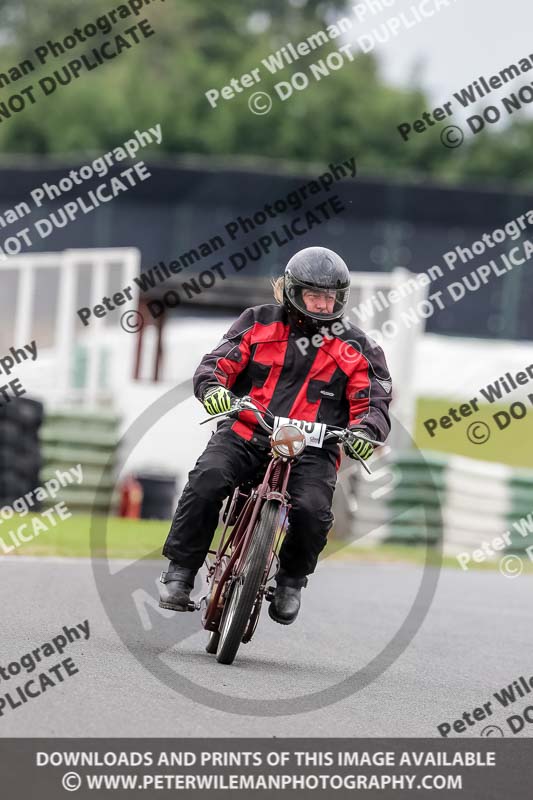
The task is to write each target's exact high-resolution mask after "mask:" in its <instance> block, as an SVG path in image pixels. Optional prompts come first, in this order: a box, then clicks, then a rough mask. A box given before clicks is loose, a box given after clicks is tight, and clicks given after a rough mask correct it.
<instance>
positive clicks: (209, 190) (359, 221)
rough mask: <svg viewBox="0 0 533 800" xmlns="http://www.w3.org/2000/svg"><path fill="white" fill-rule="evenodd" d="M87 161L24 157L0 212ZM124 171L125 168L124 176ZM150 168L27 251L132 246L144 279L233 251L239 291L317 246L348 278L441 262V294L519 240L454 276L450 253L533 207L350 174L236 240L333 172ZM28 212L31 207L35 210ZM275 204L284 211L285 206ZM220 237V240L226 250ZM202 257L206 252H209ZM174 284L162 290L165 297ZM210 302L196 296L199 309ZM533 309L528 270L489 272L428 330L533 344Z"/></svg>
mask: <svg viewBox="0 0 533 800" xmlns="http://www.w3.org/2000/svg"><path fill="white" fill-rule="evenodd" d="M346 158H347V159H348V158H350V155H349V154H348V155H346ZM84 163H90V159H89V158H86V157H85V158H84V159H83V160H82V161H76V162H61V163H59V162H57V161H56V162H52V161H43V160H39V161H38V162H36V164H35V165H34V164H33V163H32V162H30V161H28V162H25V163H24V164H23V165H17V166H12V167H9V168H2V169H1V181H0V214H2V216H4V215H5V212H6V210H7V209H9V208H13V207H14V206H15V205H16V204H17V203H20V202H21V201H23V200H27V201H28V202H29V194H30V192H31V190H32V189H34V188H35V187H37V186H40V185H41V184H42V183H44V182H47V183H49V184H57V183H58V182H59V180H60V178H61V177H63V176H64V175H65V174H68V172H69V170H70V169H73V168H77V167H79V166H80V165H81V164H84ZM339 163H341V162H340V161H338V162H337V164H339ZM127 166H128V165H127V164H126V163H124V164H123V166H122V169H125V168H126V167H127ZM148 168H149V170H150V172H151V174H152V177H151V178H150V179H149V180H146V181H145V182H143V183H139V184H138V185H136V186H135V187H134V188H131V189H129V190H128V191H127V192H125V193H124V194H120V195H118V196H117V197H116V198H115V199H114V200H113V201H112V202H107V203H102V204H101V205H100V206H99V207H98V208H96V210H94V211H91V212H90V213H86V214H83V213H82V212H80V213H79V215H78V218H77V219H76V220H75V221H74V222H71V223H70V224H68V225H66V226H65V227H63V228H60V229H54V230H53V232H52V233H51V234H50V235H49V236H47V237H46V238H44V239H39V237H36V236H33V238H34V240H35V241H34V244H33V248H32V249H33V250H35V251H37V250H39V251H54V250H63V249H65V248H71V247H76V248H78V247H120V246H136V247H138V248H139V249H140V251H141V253H142V265H143V270H144V271H146V270H148V269H150V268H151V267H153V266H154V265H155V264H157V263H158V262H159V261H164V262H165V263H168V262H170V261H172V260H174V259H180V258H183V257H185V262H188V265H187V267H186V268H184V271H183V274H182V275H180V276H179V279H180V280H183V279H184V278H188V277H190V276H191V275H194V274H196V273H199V272H201V271H202V270H204V269H206V268H208V267H211V266H212V265H213V264H215V263H216V262H218V261H223V263H224V264H225V265H226V266H225V267H224V269H225V270H226V272H228V268H227V265H228V264H230V263H231V261H230V256H234V260H236V261H237V262H238V263H242V259H241V260H240V261H239V258H238V257H237V256H235V255H234V254H235V253H237V252H239V253H248V254H250V253H251V254H252V255H251V256H246V255H245V256H244V257H245V258H246V264H245V266H244V267H243V268H242V269H241V270H239V271H238V272H236V271H235V270H234V269H232V268H231V267H230V272H231V277H232V278H234V279H235V278H237V277H238V280H239V283H240V285H241V286H243V287H244V286H246V282H247V281H248V280H250V281H251V283H254V282H255V283H256V282H257V278H258V277H266V276H275V275H278V274H280V273H281V271H282V269H283V267H284V265H285V263H286V261H287V260H288V258H289V257H290V256H291V255H292V254H293V253H294V252H295V251H296V250H298V249H299V248H301V247H305V246H309V245H313V244H321V245H324V246H327V247H331V248H333V249H335V250H338V251H339V252H340V253H341V254H342V255H343V256H344V258H345V259H346V261H347V262H348V263H349V265H350V267H351V268H352V269H353V270H362V271H373V270H376V271H388V270H390V269H392V268H394V267H396V266H404V267H406V268H408V269H409V270H411V271H413V272H425V271H427V270H428V269H429V268H430V267H431V266H433V265H435V264H438V265H439V266H441V267H442V269H443V271H444V273H445V275H444V278H442V279H441V280H440V281H436V282H434V283H433V284H432V286H431V291H438V290H444V289H445V287H446V285H447V284H448V283H449V282H450V281H451V280H454V281H458V280H460V279H461V277H462V276H465V275H468V274H469V273H470V272H472V271H473V270H475V269H476V268H477V267H479V266H480V265H483V264H486V263H488V261H489V259H492V258H495V257H496V256H497V255H499V254H500V253H508V251H509V250H511V249H512V248H513V247H516V246H519V247H520V246H521V241H522V242H523V240H519V239H517V240H516V241H511V240H510V239H506V241H505V242H503V243H502V244H500V245H498V246H497V247H496V248H494V249H487V251H486V253H484V254H483V255H481V256H479V257H476V258H475V259H474V260H472V261H469V262H468V263H466V264H462V263H461V262H460V261H459V262H458V264H457V267H456V269H455V271H453V272H451V271H450V270H449V269H448V267H447V266H446V265H445V264H444V262H443V258H442V256H443V254H444V253H445V252H447V251H449V250H452V249H454V248H455V247H456V246H458V245H461V246H462V247H470V246H471V244H472V242H473V241H475V240H480V239H481V238H482V236H483V234H484V233H491V232H492V231H493V230H494V229H496V228H503V227H504V225H505V224H506V223H507V222H508V221H509V220H512V219H515V218H517V217H518V216H520V215H521V214H524V213H526V212H527V210H528V209H529V208H530V207H531V208H533V203H532V202H531V197H530V196H529V195H526V194H519V193H515V192H513V191H511V190H508V191H488V190H486V189H476V188H469V187H461V188H445V187H442V186H436V185H427V184H420V185H418V184H400V183H390V182H387V183H385V182H383V181H378V180H369V179H363V178H360V177H356V178H355V179H348V178H345V179H344V180H342V181H336V182H334V183H333V185H332V186H331V188H330V189H329V191H324V190H320V191H317V192H316V193H315V194H312V193H310V191H309V190H308V191H307V199H305V201H304V204H303V207H302V208H300V209H296V208H292V207H290V205H287V210H286V211H285V213H279V214H278V213H276V216H272V217H270V216H268V214H266V216H267V219H266V222H265V223H264V224H260V225H257V226H256V227H255V229H254V230H249V231H248V232H247V233H244V232H243V231H242V230H241V226H240V225H239V228H238V232H236V233H235V234H234V235H235V238H234V239H231V238H230V235H229V233H228V229H227V228H226V227H225V226H226V225H227V224H228V223H230V222H232V221H236V220H237V218H238V217H239V216H241V217H243V218H244V217H253V215H254V213H256V212H258V211H260V210H263V209H264V206H265V204H269V205H271V206H274V204H275V202H276V201H284V202H285V203H286V202H287V198H288V196H289V194H290V193H291V192H295V191H297V190H298V189H300V188H301V187H303V186H306V185H308V184H309V182H310V181H312V180H313V179H314V178H316V177H318V175H319V174H320V173H321V172H323V173H324V172H327V171H328V167H327V166H324V167H322V169H317V170H316V171H314V172H312V171H305V172H304V171H302V172H300V173H298V174H294V173H287V172H283V171H282V170H281V168H280V167H277V166H276V167H275V166H274V165H268V166H267V165H264V164H263V165H261V167H259V168H257V167H256V168H254V169H251V168H250V169H248V168H242V167H239V168H237V167H235V166H234V165H230V166H227V165H226V166H224V165H220V164H216V163H214V162H212V161H209V162H207V163H204V162H200V161H199V160H185V161H180V162H179V163H174V162H167V163H163V162H157V163H155V162H148ZM119 172H120V168H114V170H113V172H112V173H110V174H108V175H107V176H106V177H104V178H97V179H95V180H94V181H92V182H90V183H89V182H85V183H83V184H82V185H81V186H79V187H76V191H73V192H71V193H70V194H63V195H62V196H61V197H60V198H59V199H58V200H57V201H54V202H47V204H46V205H43V206H42V207H41V208H40V209H35V210H34V211H33V212H32V213H31V215H28V216H25V217H23V218H21V219H20V220H18V221H16V222H14V223H12V224H10V225H8V226H7V227H2V228H0V237H1V238H0V246H2V244H3V242H4V241H5V239H6V237H8V236H10V235H13V234H14V233H15V232H16V231H17V230H20V229H21V228H23V227H25V226H29V227H30V229H31V230H33V225H34V223H35V222H36V221H37V220H39V219H43V218H46V217H49V216H50V214H51V213H52V212H54V211H56V212H57V211H58V210H59V209H60V208H61V207H62V206H64V205H65V203H67V202H69V201H72V200H74V199H76V198H77V197H78V196H85V195H86V194H87V192H88V190H90V189H92V190H94V189H95V188H96V186H98V185H99V184H100V183H107V182H108V181H109V179H110V176H111V175H117V174H118V173H119ZM332 195H336V196H337V197H338V198H340V203H341V204H342V206H343V207H344V210H342V212H341V213H334V212H333V211H332V208H331V205H327V209H328V213H329V215H330V219H329V220H328V221H324V213H325V212H319V211H318V210H317V208H316V206H317V205H318V204H323V203H325V201H327V200H328V198H330V197H331V196H332ZM87 203H89V201H87ZM30 205H31V206H32V208H33V204H31V203H30ZM277 207H278V208H283V202H282V203H281V204H278V206H277ZM308 211H312V212H313V213H314V214H315V216H317V217H318V218H320V220H321V223H320V224H315V225H314V227H312V228H311V229H310V230H307V231H306V232H302V231H303V230H304V229H306V228H307V227H308V225H307V224H306V222H305V213H306V212H308ZM273 213H274V212H273ZM295 218H303V222H301V223H299V224H297V225H296V227H297V229H298V231H300V233H298V234H296V233H294V231H293V236H292V239H291V240H290V241H286V242H284V241H283V240H284V239H288V237H287V235H285V234H286V232H287V228H285V229H284V227H283V226H290V225H291V223H292V222H294V220H295ZM274 231H275V232H276V234H277V242H274V243H273V244H272V245H271V246H270V251H269V252H268V253H263V252H262V250H261V247H260V245H259V244H258V241H259V237H261V236H267V235H269V234H272V232H274ZM527 235H528V230H525V231H524V232H523V233H522V236H526V237H527ZM215 237H220V239H221V240H222V242H223V246H221V243H220V241H219V240H218V239H216V238H215ZM210 241H211V242H212V243H213V246H212V249H213V253H212V255H209V256H206V257H203V258H201V259H199V260H195V256H194V253H191V251H193V250H196V251H197V252H198V253H199V252H201V250H202V248H201V245H202V244H206V245H208V244H209V242H210ZM263 241H265V240H263ZM217 242H218V245H217ZM217 247H218V248H219V249H217ZM246 247H248V251H246V250H245V248H246ZM263 249H265V248H263ZM203 252H204V253H205V252H206V248H205V247H204V249H203ZM255 256H258V257H257V258H255ZM182 263H183V261H182ZM253 279H255V280H253ZM175 280H177V278H176V279H175ZM170 285H171V284H170V283H166V284H165V290H166V289H167V288H169V286H170ZM209 296H210V297H212V302H213V304H214V305H220V303H221V294H220V293H219V292H217V291H214V290H213V291H212V292H210V293H209ZM205 300H206V297H203V298H202V301H203V303H205ZM532 302H533V270H532V269H531V267H530V266H529V265H528V263H527V262H526V263H525V264H524V265H523V266H520V267H519V266H516V267H514V268H513V269H512V270H510V271H508V272H507V273H506V274H505V275H502V276H501V277H497V276H496V275H491V278H490V280H489V281H488V282H487V285H485V286H482V288H480V289H479V291H475V292H467V294H466V296H465V298H464V299H463V300H462V301H461V302H458V303H452V304H448V305H449V307H447V308H446V309H445V310H444V311H441V312H439V313H438V314H434V315H433V316H432V317H431V318H430V319H429V320H428V324H427V327H428V330H429V331H434V332H438V333H446V334H452V335H467V336H480V337H490V338H510V339H533V315H532V314H531V307H532Z"/></svg>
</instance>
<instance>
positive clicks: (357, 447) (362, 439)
mask: <svg viewBox="0 0 533 800" xmlns="http://www.w3.org/2000/svg"><path fill="white" fill-rule="evenodd" d="M343 448H344V452H345V453H346V455H347V456H348V457H349V458H357V456H359V458H362V459H363V461H366V460H367V459H368V458H370V456H371V455H372V453H373V452H374V447H373V445H372V444H371V442H369V441H368V438H367V436H366V435H365V433H363V431H351V435H350V439H349V441H348V442H344V444H343ZM356 454H357V455H356Z"/></svg>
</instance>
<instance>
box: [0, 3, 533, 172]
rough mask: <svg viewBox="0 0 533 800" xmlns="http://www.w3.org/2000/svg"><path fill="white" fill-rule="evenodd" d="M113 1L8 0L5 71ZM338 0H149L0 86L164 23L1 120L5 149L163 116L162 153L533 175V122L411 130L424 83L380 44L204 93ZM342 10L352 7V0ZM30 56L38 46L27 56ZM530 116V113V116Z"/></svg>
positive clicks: (79, 147)
mask: <svg viewBox="0 0 533 800" xmlns="http://www.w3.org/2000/svg"><path fill="white" fill-rule="evenodd" d="M119 5H120V3H119V2H114V3H113V2H112V1H111V2H110V0H94V1H93V2H92V3H91V4H87V3H86V2H82V0H47V1H46V3H43V2H42V0H4V1H3V2H1V3H0V31H1V33H2V36H1V37H0V43H1V44H0V61H1V68H0V71H6V70H7V69H9V67H11V66H13V65H15V64H18V63H20V61H22V60H23V59H24V58H27V57H30V58H31V57H33V53H34V50H35V48H36V47H38V46H39V45H41V44H43V43H44V42H46V41H47V40H48V39H53V40H54V39H55V40H61V39H63V38H64V36H66V35H67V34H68V33H69V32H70V31H71V30H72V29H73V28H74V27H76V26H83V25H84V24H86V23H88V22H93V21H94V20H95V19H96V18H97V17H98V16H99V15H101V14H104V13H107V12H109V11H111V10H112V9H113V8H117V7H118V6H119ZM344 7H345V5H344V2H342V1H341V0H328V2H321V1H320V0H292V2H291V1H290V0H289V1H287V0H269V2H268V4H267V3H265V4H264V7H263V9H261V7H260V6H258V5H257V0H225V2H223V3H221V2H220V0H202V2H197V0H166V1H165V2H158V0H154V2H153V4H152V5H150V6H148V7H147V8H146V9H145V11H144V12H143V13H142V14H141V16H140V17H135V18H133V17H130V18H128V19H123V20H119V22H118V24H117V25H116V26H115V28H114V29H113V31H112V32H111V34H108V35H107V36H104V35H102V36H99V37H98V38H96V37H95V38H94V39H91V40H89V41H88V42H87V44H86V45H80V46H78V47H77V48H76V49H75V50H74V51H71V52H68V53H67V54H65V56H63V57H61V58H58V59H55V60H53V61H50V62H49V63H48V64H46V65H45V66H44V67H41V68H40V69H39V71H38V72H35V73H32V74H31V75H29V76H27V78H24V79H22V80H20V81H17V82H15V83H13V84H11V86H6V87H4V89H2V90H1V92H0V102H1V101H4V102H5V101H6V100H7V98H8V97H9V96H10V95H11V93H13V92H18V91H20V89H21V88H23V87H24V86H27V85H29V84H33V85H36V84H37V81H38V80H39V78H40V77H42V76H43V75H50V74H52V73H53V71H54V70H55V69H59V68H60V67H61V66H63V65H64V64H66V63H67V62H68V61H69V60H70V59H72V58H76V57H78V56H79V55H80V54H81V53H82V52H84V51H83V49H82V48H83V47H85V52H87V53H89V52H90V50H91V48H92V47H93V46H96V45H97V44H98V43H101V42H102V41H104V40H105V39H109V38H112V37H113V36H114V35H115V33H119V32H122V31H124V30H125V29H126V28H128V27H130V26H131V25H132V24H134V23H135V22H138V21H139V19H141V18H143V17H146V18H148V19H149V20H150V22H151V24H152V26H153V28H154V29H155V31H156V36H153V37H151V38H150V39H147V40H142V41H141V44H139V45H137V46H135V47H133V48H132V49H131V50H128V51H124V52H123V53H122V54H121V56H120V57H119V58H116V59H115V60H113V61H109V62H106V63H105V65H103V66H101V67H99V68H98V69H95V70H94V71H92V72H90V73H86V72H82V74H81V76H80V78H79V79H78V80H75V81H72V83H70V85H68V86H64V87H63V86H61V87H60V88H59V90H58V91H56V92H55V93H54V94H53V95H51V96H50V97H43V96H41V95H40V93H38V95H39V99H38V102H37V103H36V104H35V105H33V106H29V107H27V108H26V109H25V110H24V111H23V112H21V113H19V114H14V115H13V117H12V118H11V119H10V120H4V121H2V122H1V124H0V149H1V151H3V152H4V153H15V152H16V153H61V154H65V153H76V152H85V153H86V152H87V151H103V150H106V149H109V148H111V147H114V146H116V145H117V144H118V143H119V142H121V141H122V140H124V139H125V138H127V137H128V136H129V135H131V132H132V131H133V130H134V129H135V128H136V127H141V128H145V127H150V126H151V125H154V124H156V123H158V122H159V123H161V125H162V127H163V135H164V139H163V145H162V147H161V148H159V149H158V153H161V152H166V153H171V154H178V153H198V154H212V155H217V156H225V155H238V156H260V157H267V158H275V159H285V160H286V159H290V160H293V161H302V162H309V161H314V162H327V161H328V160H330V159H336V158H340V157H347V156H349V155H352V154H354V155H356V157H357V160H358V164H359V165H360V168H361V169H360V171H364V172H366V173H367V174H383V175H386V176H387V177H402V178H405V177H408V178H417V177H433V178H438V179H441V180H447V181H459V180H463V181H464V180H467V181H473V182H476V181H477V182H480V181H482V180H487V179H489V180H492V179H502V178H505V179H508V180H512V181H513V182H514V183H519V182H521V181H526V180H529V179H530V178H531V176H532V174H533V148H532V147H531V145H532V144H533V124H532V123H531V122H524V121H518V122H513V124H511V125H510V126H508V127H507V128H505V129H501V128H500V129H496V130H494V131H491V133H490V134H489V133H486V134H482V135H479V136H476V137H475V139H473V140H471V141H470V142H469V143H467V144H465V145H464V146H463V147H462V148H459V149H458V150H447V149H446V148H444V147H443V146H442V144H441V142H440V131H441V130H442V127H444V124H445V123H444V124H443V125H442V126H435V128H434V129H432V130H431V131H428V132H427V133H426V134H424V135H423V136H416V137H414V138H413V139H412V140H410V141H409V142H408V143H405V142H403V141H402V139H401V137H400V136H399V134H398V132H397V130H396V126H397V125H398V124H399V123H400V122H403V121H406V120H414V119H415V118H417V117H419V116H420V114H421V113H422V112H423V111H424V110H426V109H427V108H428V106H429V105H430V104H429V102H428V100H427V99H426V98H425V97H424V94H423V92H422V91H421V90H420V89H419V88H416V87H414V88H411V89H400V88H393V87H391V86H388V85H386V84H385V83H384V81H383V79H382V77H381V76H380V73H379V64H378V61H377V60H376V58H375V57H374V56H373V55H362V54H359V55H357V57H356V58H355V60H354V61H353V63H347V64H346V65H345V66H344V67H343V68H342V69H340V70H339V71H338V72H332V74H331V75H330V76H329V77H327V78H323V79H322V80H320V81H314V80H311V83H310V85H309V87H308V88H307V89H306V90H305V91H303V92H298V91H295V92H294V94H293V95H292V97H290V98H289V99H288V100H287V101H285V102H282V101H281V100H280V99H279V98H278V97H277V96H276V95H275V93H274V91H273V86H274V84H275V83H276V82H278V81H280V80H288V79H289V78H290V76H291V74H292V73H293V72H296V71H307V67H308V65H309V63H312V62H316V61H318V60H319V59H321V58H324V57H325V56H326V55H327V54H328V53H329V52H331V51H333V50H335V49H336V48H337V47H338V46H340V45H341V44H342V41H341V40H340V39H338V40H335V41H332V42H329V43H328V44H327V45H324V46H322V47H321V48H319V49H317V50H315V51H314V52H313V53H312V55H310V56H307V57H304V58H302V59H301V61H298V62H296V63H295V64H293V65H291V66H287V67H286V68H285V69H283V70H282V71H281V72H279V73H277V74H276V75H270V74H269V73H268V72H267V71H266V70H264V69H262V70H261V74H262V76H263V78H262V81H261V83H260V84H257V85H256V86H255V87H254V88H252V89H247V90H245V91H244V92H242V93H241V94H238V95H237V96H236V97H235V98H233V99H231V100H226V101H222V102H221V103H220V105H219V106H218V107H217V108H216V109H212V108H211V106H210V105H209V103H208V102H207V100H206V98H205V92H206V91H207V90H208V89H210V88H217V89H219V90H220V89H221V88H222V87H223V86H225V85H227V84H228V83H229V81H230V80H231V78H232V77H239V76H241V75H242V74H243V73H245V72H249V71H250V70H252V69H253V68H254V67H257V66H258V65H260V63H261V59H262V58H265V57H266V56H267V55H269V54H270V53H272V52H274V51H275V50H277V49H278V48H280V47H281V46H283V45H285V44H287V42H293V43H294V44H296V43H298V42H299V41H301V40H302V39H304V38H306V37H307V36H309V35H310V34H311V33H314V32H315V31H317V30H320V29H322V28H324V27H325V26H326V25H327V24H329V23H331V22H332V21H334V20H335V19H337V18H338V17H339V16H342V14H343V8H344ZM345 13H346V14H348V13H349V12H345ZM33 60H34V61H35V58H34V57H33ZM256 90H261V91H266V92H269V93H270V94H271V95H272V96H273V99H274V102H273V108H272V111H271V112H270V113H269V114H267V115H264V116H256V115H254V114H252V113H251V112H250V110H249V108H248V105H247V102H248V98H249V96H250V94H251V93H252V92H253V91H256ZM522 120H523V117H522Z"/></svg>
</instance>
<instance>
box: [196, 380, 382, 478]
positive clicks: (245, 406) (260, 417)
mask: <svg viewBox="0 0 533 800" xmlns="http://www.w3.org/2000/svg"><path fill="white" fill-rule="evenodd" d="M241 411H251V412H252V414H254V416H255V418H256V420H257V422H258V423H259V425H260V426H261V427H262V428H263V430H265V431H266V432H267V433H272V432H273V430H274V429H273V427H272V426H271V425H269V424H268V422H267V421H266V420H265V418H264V417H265V414H264V413H263V412H261V410H260V409H259V408H257V406H256V405H255V401H254V400H253V398H251V397H249V396H248V395H245V396H244V397H240V398H239V399H238V400H237V401H236V402H235V403H234V404H233V407H232V408H231V409H230V411H224V412H222V413H221V414H212V415H211V416H209V417H207V419H203V420H202V421H201V422H200V425H205V423H206V422H211V421H212V420H215V419H221V418H222V417H231V416H233V415H234V414H240V412H241ZM265 412H266V413H268V414H270V415H271V416H272V417H273V416H274V415H273V414H272V412H271V411H269V410H268V409H265ZM326 428H327V430H326V435H325V437H324V438H325V439H337V441H338V442H345V441H347V439H348V436H349V435H351V434H352V433H353V431H350V430H348V429H347V428H337V427H335V426H333V425H326ZM364 438H365V439H366V440H367V441H368V442H370V444H373V445H377V446H380V445H381V444H382V442H377V441H375V440H374V439H369V438H368V437H367V436H365V437H364ZM355 455H356V457H357V459H358V461H360V463H361V464H362V465H363V467H364V468H365V470H366V471H367V472H368V474H369V475H371V474H372V473H371V471H370V469H369V468H368V465H367V464H366V462H365V461H364V460H363V459H362V458H360V456H359V455H358V454H357V453H356V454H355Z"/></svg>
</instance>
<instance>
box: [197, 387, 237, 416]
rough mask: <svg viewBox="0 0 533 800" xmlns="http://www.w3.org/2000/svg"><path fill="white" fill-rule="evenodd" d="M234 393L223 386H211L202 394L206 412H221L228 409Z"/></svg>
mask: <svg viewBox="0 0 533 800" xmlns="http://www.w3.org/2000/svg"><path fill="white" fill-rule="evenodd" d="M234 399H235V395H234V394H232V392H230V391H229V389H226V388H225V387H224V386H213V388H212V389H208V390H207V392H206V393H205V395H204V399H203V401H202V402H203V404H204V408H205V410H206V411H207V413H208V414H223V413H224V412H225V411H230V410H231V407H232V405H233V401H234Z"/></svg>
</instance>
